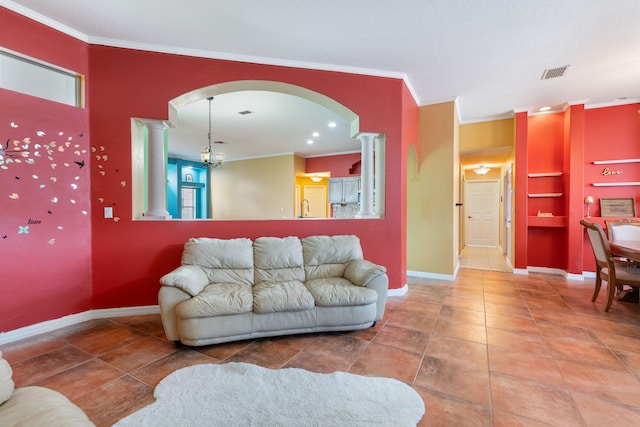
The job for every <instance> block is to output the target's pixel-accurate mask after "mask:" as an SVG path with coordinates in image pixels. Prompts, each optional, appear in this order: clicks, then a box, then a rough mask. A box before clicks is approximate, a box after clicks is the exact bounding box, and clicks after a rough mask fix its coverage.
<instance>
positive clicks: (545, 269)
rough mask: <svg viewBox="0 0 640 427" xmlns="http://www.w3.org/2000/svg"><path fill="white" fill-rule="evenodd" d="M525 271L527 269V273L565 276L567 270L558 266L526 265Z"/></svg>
mask: <svg viewBox="0 0 640 427" xmlns="http://www.w3.org/2000/svg"><path fill="white" fill-rule="evenodd" d="M527 271H529V273H542V274H557V275H560V276H564V277H567V272H566V271H564V270H561V269H559V268H549V267H527Z"/></svg>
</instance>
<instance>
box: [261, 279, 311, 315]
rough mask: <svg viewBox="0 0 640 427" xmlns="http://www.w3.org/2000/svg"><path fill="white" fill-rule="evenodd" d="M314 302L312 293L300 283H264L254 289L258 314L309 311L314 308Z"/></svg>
mask: <svg viewBox="0 0 640 427" xmlns="http://www.w3.org/2000/svg"><path fill="white" fill-rule="evenodd" d="M313 301H314V300H313V295H311V292H309V290H308V289H307V288H306V287H305V286H304V285H303V284H302V282H299V281H290V282H262V283H258V284H256V285H254V287H253V311H254V312H256V313H275V312H279V311H300V310H309V309H311V308H313V307H314V302H313Z"/></svg>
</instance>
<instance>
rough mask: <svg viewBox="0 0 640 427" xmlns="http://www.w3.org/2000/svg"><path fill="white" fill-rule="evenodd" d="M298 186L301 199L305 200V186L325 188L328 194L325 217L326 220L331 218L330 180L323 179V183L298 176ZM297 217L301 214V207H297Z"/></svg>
mask: <svg viewBox="0 0 640 427" xmlns="http://www.w3.org/2000/svg"><path fill="white" fill-rule="evenodd" d="M296 185H299V186H300V199H305V198H306V197H305V195H304V186H305V185H313V186H316V187H318V186H322V187H325V192H326V194H327V205H326V206H325V211H324V216H325V218H329V212H330V211H329V207H330V205H329V180H328V179H327V178H322V181H320V182H315V181H313V180H312V179H311V178H309V177H307V176H297V177H296ZM296 208H297V209H296V215H299V214H300V207H298V206H296Z"/></svg>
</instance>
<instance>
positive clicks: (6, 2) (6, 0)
mask: <svg viewBox="0 0 640 427" xmlns="http://www.w3.org/2000/svg"><path fill="white" fill-rule="evenodd" d="M0 6H2V7H5V8H7V9H9V10H12V11H13V12H16V13H19V14H20V15H22V16H26V17H27V18H30V19H33V20H34V21H37V22H39V23H41V24H44V25H46V26H47V27H51V28H53V29H54V30H58V31H60V32H61V33H64V34H67V35H69V36H71V37H73V38H76V39H78V40H82V41H83V42H85V43H89V36H87V35H86V34H84V33H81V32H80V31H78V30H75V29H73V28H71V27H68V26H66V25H64V24H61V23H60V22H58V21H54V20H53V19H51V18H49V17H47V16H44V15H42V14H40V13H37V12H34V11H33V10H31V9H27V8H26V7H24V6H22V5H19V4H16V3H14V2H12V1H10V0H0Z"/></svg>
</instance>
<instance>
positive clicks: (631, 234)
mask: <svg viewBox="0 0 640 427" xmlns="http://www.w3.org/2000/svg"><path fill="white" fill-rule="evenodd" d="M605 223H606V224H607V235H608V236H609V240H611V241H612V242H616V241H619V240H636V241H640V221H638V220H635V219H617V220H610V221H605Z"/></svg>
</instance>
